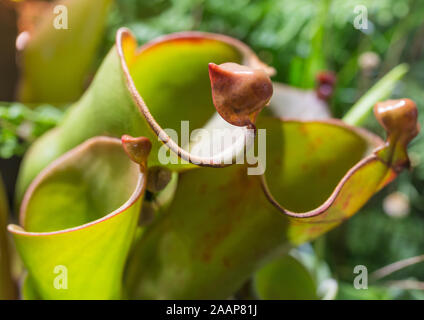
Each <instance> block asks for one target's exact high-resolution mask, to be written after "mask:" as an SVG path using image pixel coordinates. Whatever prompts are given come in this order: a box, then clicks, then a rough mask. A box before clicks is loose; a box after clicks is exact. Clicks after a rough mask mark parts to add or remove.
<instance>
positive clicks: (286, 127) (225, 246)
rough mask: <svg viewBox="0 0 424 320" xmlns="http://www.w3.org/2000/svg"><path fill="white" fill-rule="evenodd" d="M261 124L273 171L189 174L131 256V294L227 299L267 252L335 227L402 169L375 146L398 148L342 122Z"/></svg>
mask: <svg viewBox="0 0 424 320" xmlns="http://www.w3.org/2000/svg"><path fill="white" fill-rule="evenodd" d="M257 125H258V128H259V129H260V128H266V130H267V131H266V132H267V140H266V143H267V146H268V147H267V152H266V161H264V162H263V165H264V164H266V171H265V174H264V175H263V176H257V175H247V174H246V170H247V167H246V166H242V165H233V166H231V167H229V168H223V169H220V170H214V169H202V170H191V171H187V172H183V173H181V174H180V177H179V180H178V188H177V190H176V193H175V196H174V199H173V201H172V202H171V204H170V205H169V207H168V208H167V209H166V211H165V212H163V213H162V214H161V215H159V217H158V218H157V220H156V222H155V223H154V224H153V225H152V226H151V227H150V228H149V230H148V232H146V233H145V234H144V235H143V236H142V237H141V238H140V239H139V240H138V243H137V245H136V246H135V248H134V251H133V254H132V255H131V258H130V263H129V267H128V271H127V277H126V285H127V287H128V288H129V294H130V296H131V297H136V298H171V299H181V298H184V299H198V298H203V299H207V298H211V299H224V298H227V297H229V296H230V295H231V294H233V293H234V292H235V291H236V290H237V289H238V288H240V286H241V285H242V284H243V283H244V282H245V281H246V280H247V279H248V277H249V276H250V275H251V274H252V273H253V272H254V271H255V270H256V269H257V268H258V267H259V266H260V265H261V264H262V263H263V262H264V261H266V259H268V258H270V257H271V256H273V255H274V254H277V253H279V252H281V251H283V252H285V251H286V250H287V249H288V248H289V247H290V246H292V245H299V244H301V243H304V242H306V241H310V240H312V239H315V238H316V237H318V236H319V235H321V234H323V233H325V232H326V231H328V230H330V229H332V228H334V227H335V226H337V225H338V224H340V223H341V222H342V221H344V220H346V219H348V218H349V217H350V216H352V215H353V214H354V213H355V212H357V211H358V210H359V209H360V208H361V207H362V206H363V205H364V204H365V203H366V202H367V201H368V200H369V199H370V198H371V197H372V196H373V195H374V194H375V193H376V192H377V191H379V190H380V189H381V188H382V187H384V186H385V185H386V184H387V183H389V182H390V181H392V180H393V179H394V178H395V176H396V173H397V171H395V170H394V169H393V168H392V167H391V163H390V161H389V162H386V159H381V158H379V156H378V155H377V153H376V152H377V151H378V150H381V148H383V147H384V148H386V147H387V148H390V147H392V146H391V145H390V144H389V145H385V144H384V142H383V141H382V140H381V139H379V138H378V137H376V136H374V135H373V134H371V133H369V132H366V131H364V130H361V129H357V128H353V127H350V126H347V125H346V124H344V123H343V122H341V121H336V120H322V121H318V120H316V121H295V120H292V121H282V120H280V119H277V118H266V117H262V118H260V119H259V120H258V123H257ZM259 132H260V131H259ZM258 140H259V141H260V140H261V138H260V137H258ZM398 169H399V168H397V170H398ZM273 194H274V195H273ZM140 266H143V268H141V267H140ZM199 275H201V276H199Z"/></svg>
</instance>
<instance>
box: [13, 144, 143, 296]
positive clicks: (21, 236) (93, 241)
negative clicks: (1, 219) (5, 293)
mask: <svg viewBox="0 0 424 320" xmlns="http://www.w3.org/2000/svg"><path fill="white" fill-rule="evenodd" d="M144 188H145V174H144V172H143V171H142V172H141V171H140V166H139V165H137V164H136V163H134V162H132V161H131V160H130V159H129V157H128V156H127V155H126V153H125V152H124V150H123V148H122V145H121V142H120V140H118V139H115V138H108V137H96V138H92V139H89V140H87V141H86V142H85V143H83V144H81V145H80V146H78V147H76V148H74V149H72V150H71V151H69V152H68V153H66V154H65V155H63V156H62V157H60V158H59V159H57V160H56V161H54V162H53V163H52V164H50V165H49V166H48V167H46V169H44V170H43V171H42V172H41V173H40V174H39V175H38V176H37V178H36V179H35V180H34V182H33V183H32V184H31V186H30V187H29V189H28V191H27V193H26V194H25V197H24V201H23V203H22V206H21V212H20V224H21V226H16V225H10V226H9V231H10V232H11V233H12V234H13V237H14V240H15V244H16V247H17V249H18V252H19V254H20V256H21V258H22V260H23V262H24V265H25V267H26V268H27V270H28V274H29V277H30V282H31V283H32V287H33V289H32V291H33V292H36V293H37V294H38V295H39V296H40V297H41V298H43V299H113V298H115V299H117V298H121V297H122V288H121V282H122V279H121V277H122V270H123V267H124V264H125V261H126V258H127V253H128V250H129V248H130V245H131V243H132V240H133V237H134V233H135V229H136V226H137V220H138V216H139V212H140V208H141V201H142V195H143V192H144ZM27 291H28V290H27Z"/></svg>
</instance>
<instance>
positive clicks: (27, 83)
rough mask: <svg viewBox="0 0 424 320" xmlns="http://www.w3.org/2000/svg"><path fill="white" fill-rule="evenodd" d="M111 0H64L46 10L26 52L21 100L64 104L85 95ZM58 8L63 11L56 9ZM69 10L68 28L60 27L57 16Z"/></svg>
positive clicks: (63, 21) (24, 55) (23, 57)
mask: <svg viewBox="0 0 424 320" xmlns="http://www.w3.org/2000/svg"><path fill="white" fill-rule="evenodd" d="M111 2H112V0H90V1H86V0H63V1H55V2H53V3H52V4H51V6H50V7H49V8H48V9H46V10H45V12H44V15H43V18H42V20H41V21H40V23H39V25H38V26H37V27H36V28H35V30H34V31H33V32H31V34H30V37H29V40H28V43H27V44H26V45H25V48H24V51H23V53H22V55H23V56H22V63H23V68H22V72H23V73H22V78H21V83H20V92H19V96H20V100H22V101H23V102H50V103H62V102H72V101H75V100H76V99H78V98H79V97H80V96H81V94H82V92H83V90H84V86H85V83H87V81H88V76H89V70H90V67H91V66H92V63H93V62H94V60H95V52H96V50H97V48H98V46H99V44H100V40H101V37H102V34H103V29H104V26H105V22H106V17H107V13H108V10H109V7H110V4H111ZM59 5H60V6H62V7H59ZM63 6H64V7H63ZM55 8H59V9H60V10H58V11H54V10H55ZM63 8H66V11H65V12H64V11H63ZM65 13H66V16H67V22H68V25H67V27H68V28H67V29H62V28H60V29H57V28H56V27H55V25H54V22H55V19H59V18H60V15H63V14H65ZM59 20H60V19H59ZM59 22H62V23H65V20H60V21H59Z"/></svg>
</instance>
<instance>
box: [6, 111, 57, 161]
mask: <svg viewBox="0 0 424 320" xmlns="http://www.w3.org/2000/svg"><path fill="white" fill-rule="evenodd" d="M62 116H63V112H62V111H61V110H59V109H57V108H55V107H53V106H51V105H39V106H37V107H35V108H33V109H31V108H29V107H27V106H25V105H23V104H21V103H10V104H9V103H0V124H1V125H0V158H6V159H7V158H11V157H12V156H14V155H18V156H19V155H22V154H23V153H24V152H25V150H26V149H27V147H28V145H29V144H30V143H31V142H32V141H34V140H35V139H36V138H37V137H39V136H41V135H42V134H43V133H44V132H46V131H47V130H49V129H51V128H53V127H54V126H56V124H57V123H58V122H59V120H60V119H61V118H62Z"/></svg>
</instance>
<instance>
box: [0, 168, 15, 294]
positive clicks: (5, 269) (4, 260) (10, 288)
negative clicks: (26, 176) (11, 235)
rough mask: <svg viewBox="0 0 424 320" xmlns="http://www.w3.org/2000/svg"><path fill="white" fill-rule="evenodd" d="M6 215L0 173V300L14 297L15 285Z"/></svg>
mask: <svg viewBox="0 0 424 320" xmlns="http://www.w3.org/2000/svg"><path fill="white" fill-rule="evenodd" d="M8 216H9V206H8V204H7V197H6V193H5V190H4V185H3V180H2V177H1V174H0V300H6V299H15V298H16V287H15V283H14V281H13V279H12V274H11V269H10V267H11V261H10V248H9V243H8V237H7V234H6V225H7V222H8Z"/></svg>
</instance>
